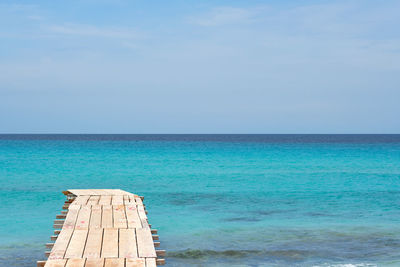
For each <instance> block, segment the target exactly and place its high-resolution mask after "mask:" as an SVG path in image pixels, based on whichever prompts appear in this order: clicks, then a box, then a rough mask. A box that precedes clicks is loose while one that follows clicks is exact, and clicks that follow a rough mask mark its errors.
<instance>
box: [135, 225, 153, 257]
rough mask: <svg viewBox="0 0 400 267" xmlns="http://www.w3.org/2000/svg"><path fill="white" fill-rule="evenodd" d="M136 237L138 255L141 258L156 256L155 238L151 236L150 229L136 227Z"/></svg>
mask: <svg viewBox="0 0 400 267" xmlns="http://www.w3.org/2000/svg"><path fill="white" fill-rule="evenodd" d="M136 238H137V245H138V255H139V257H140V258H147V257H149V258H152V257H153V258H155V257H157V255H156V250H155V249H154V245H153V238H152V236H151V233H150V230H149V229H146V228H138V229H136Z"/></svg>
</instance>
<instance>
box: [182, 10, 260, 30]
mask: <svg viewBox="0 0 400 267" xmlns="http://www.w3.org/2000/svg"><path fill="white" fill-rule="evenodd" d="M258 13H259V10H258V8H256V9H254V8H253V9H251V8H236V7H216V8H213V9H212V10H211V11H210V12H208V13H206V14H203V15H200V16H196V17H191V18H190V19H189V21H190V22H191V23H193V24H197V25H201V26H219V25H225V24H235V23H244V22H250V21H251V19H253V18H254V17H255V16H256V15H257V14H258Z"/></svg>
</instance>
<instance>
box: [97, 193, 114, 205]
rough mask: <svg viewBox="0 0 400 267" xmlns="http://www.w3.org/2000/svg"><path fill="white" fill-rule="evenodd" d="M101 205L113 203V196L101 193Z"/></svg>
mask: <svg viewBox="0 0 400 267" xmlns="http://www.w3.org/2000/svg"><path fill="white" fill-rule="evenodd" d="M99 205H111V196H108V195H101V196H100V200H99Z"/></svg>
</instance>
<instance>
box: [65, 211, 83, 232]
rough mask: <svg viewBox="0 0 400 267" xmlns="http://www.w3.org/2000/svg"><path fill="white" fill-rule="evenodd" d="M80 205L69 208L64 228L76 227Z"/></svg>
mask: <svg viewBox="0 0 400 267" xmlns="http://www.w3.org/2000/svg"><path fill="white" fill-rule="evenodd" d="M79 209H80V206H76V205H75V206H73V207H71V208H70V209H69V210H68V213H67V217H66V218H65V221H64V224H63V229H73V228H75V224H76V219H77V217H78V213H79Z"/></svg>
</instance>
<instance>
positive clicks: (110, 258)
mask: <svg viewBox="0 0 400 267" xmlns="http://www.w3.org/2000/svg"><path fill="white" fill-rule="evenodd" d="M63 193H64V194H65V195H67V196H68V199H69V200H67V201H66V203H65V205H64V208H66V209H67V210H68V211H67V213H63V215H58V216H57V219H58V220H56V221H55V225H54V226H55V228H58V229H61V230H56V231H55V235H54V236H52V237H51V240H53V241H55V243H54V244H53V243H48V244H46V247H48V248H51V251H49V252H48V254H49V257H48V260H47V261H46V262H44V261H43V262H38V266H45V267H91V266H93V267H94V266H96V267H107V266H109V267H112V266H116V267H119V266H121V267H150V266H155V265H156V263H159V264H160V263H161V264H162V263H163V262H164V261H162V260H160V259H157V255H161V254H162V253H161V254H160V251H158V252H156V250H155V248H154V246H155V245H156V246H158V245H159V242H156V244H155V243H154V241H153V239H155V238H156V237H155V236H153V235H152V234H153V233H154V234H156V233H157V230H151V228H150V225H149V223H148V221H147V216H146V214H147V212H146V210H145V206H144V205H143V202H142V198H141V197H139V196H137V195H134V194H132V193H128V192H125V191H122V190H119V189H72V190H67V191H65V192H63ZM63 219H64V220H63Z"/></svg>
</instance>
